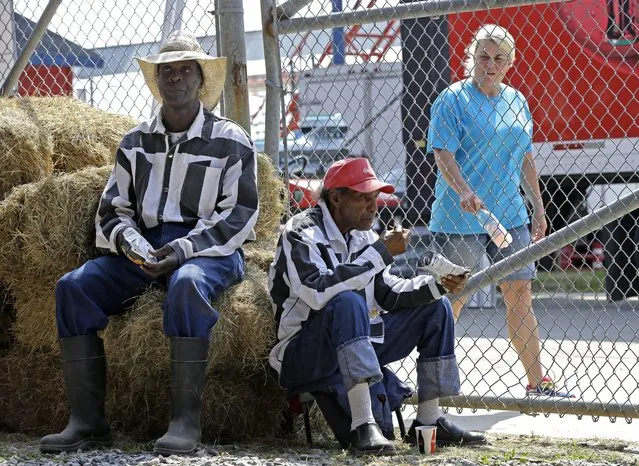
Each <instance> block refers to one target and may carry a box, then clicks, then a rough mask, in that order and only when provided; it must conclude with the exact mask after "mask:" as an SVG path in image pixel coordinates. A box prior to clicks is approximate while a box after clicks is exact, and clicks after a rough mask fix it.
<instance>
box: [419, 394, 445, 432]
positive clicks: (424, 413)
mask: <svg viewBox="0 0 639 466" xmlns="http://www.w3.org/2000/svg"><path fill="white" fill-rule="evenodd" d="M441 415H442V413H441V410H440V409H439V398H435V399H432V400H426V401H420V402H419V403H418V404H417V421H418V422H421V423H422V424H424V425H425V426H431V425H433V424H435V422H436V421H437V419H439V418H440V416H441Z"/></svg>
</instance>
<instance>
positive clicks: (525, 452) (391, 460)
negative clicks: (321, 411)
mask: <svg viewBox="0 0 639 466" xmlns="http://www.w3.org/2000/svg"><path fill="white" fill-rule="evenodd" d="M487 437H488V439H489V441H490V443H489V444H488V445H485V446H481V447H477V448H461V447H449V448H441V449H438V450H437V451H436V453H435V455H433V456H421V455H419V454H417V452H416V450H415V449H414V448H411V447H409V446H407V445H405V444H403V443H401V442H398V441H397V442H395V445H396V448H397V450H398V455H397V456H395V457H382V458H373V457H363V458H356V457H354V456H351V455H350V454H349V453H347V452H346V451H344V450H341V449H339V447H338V445H337V443H336V442H334V441H331V440H330V439H327V438H317V439H316V444H315V447H314V448H313V449H310V448H308V447H307V446H306V445H305V443H304V441H303V440H301V439H299V438H298V439H294V440H285V441H284V440H281V439H278V440H277V441H272V442H264V443H252V444H232V445H206V449H205V450H204V455H205V456H206V455H208V454H212V455H214V456H218V457H222V458H223V457H228V459H229V460H230V461H232V458H231V457H234V458H239V457H243V456H250V457H256V458H258V459H259V460H260V461H261V462H264V463H268V462H269V461H270V462H273V461H274V460H276V459H278V458H280V460H279V461H280V462H281V459H284V460H285V461H296V462H303V463H305V464H309V465H310V464H315V465H319V464H322V465H342V464H348V465H354V466H359V465H375V466H377V465H379V466H381V465H391V464H392V465H400V466H402V465H417V464H459V463H462V462H463V464H464V465H471V464H475V465H485V466H492V465H502V464H510V465H513V464H531V465H532V464H540V463H545V464H561V463H562V462H565V461H580V462H582V463H581V464H591V463H597V464H602V463H604V464H616V465H627V466H639V444H628V442H623V441H620V440H605V439H565V438H553V437H543V436H540V435H538V434H533V435H506V434H490V433H489V434H488V435H487ZM37 445H38V444H37V439H33V438H27V437H24V436H22V435H18V434H2V433H0V464H2V463H3V461H7V462H8V460H9V459H10V458H12V457H13V458H16V459H18V462H19V461H20V460H22V461H24V460H26V459H30V460H36V459H38V458H40V457H41V455H40V454H39V453H38V451H37ZM114 449H117V450H119V451H121V452H123V453H129V454H131V453H132V454H135V453H138V452H148V451H150V450H151V449H152V442H150V443H135V442H131V441H128V440H126V439H124V438H119V439H118V440H117V441H116V444H115V445H114ZM213 451H214V453H213ZM42 458H43V459H44V458H46V459H47V460H53V461H54V462H55V461H56V460H55V457H51V456H47V457H42ZM199 459H200V460H201V459H202V458H199ZM67 461H68V462H72V461H73V455H71V456H68V457H65V462H67ZM185 463H186V462H185ZM215 464H217V463H215ZM564 464H565V463H564Z"/></svg>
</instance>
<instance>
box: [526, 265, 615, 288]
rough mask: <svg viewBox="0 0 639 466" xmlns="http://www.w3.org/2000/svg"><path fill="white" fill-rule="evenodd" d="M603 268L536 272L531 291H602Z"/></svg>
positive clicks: (604, 278)
mask: <svg viewBox="0 0 639 466" xmlns="http://www.w3.org/2000/svg"><path fill="white" fill-rule="evenodd" d="M605 283H606V271H605V270H589V269H584V270H557V271H553V272H541V271H540V272H537V279H536V280H534V281H533V291H534V292H542V293H553V292H562V293H604V292H605Z"/></svg>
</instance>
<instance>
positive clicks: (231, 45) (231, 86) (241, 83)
mask: <svg viewBox="0 0 639 466" xmlns="http://www.w3.org/2000/svg"><path fill="white" fill-rule="evenodd" d="M218 5H219V7H218V10H216V12H215V13H216V14H218V15H219V18H220V21H219V24H220V50H221V52H222V56H224V57H227V60H228V63H227V77H226V84H225V86H224V111H225V112H226V114H225V116H226V117H227V118H230V119H231V120H234V121H236V122H237V123H239V124H240V125H241V126H242V127H243V128H244V129H245V130H246V131H247V132H248V133H249V134H250V132H251V116H250V113H249V102H248V80H247V74H246V44H245V43H244V9H243V8H242V0H218Z"/></svg>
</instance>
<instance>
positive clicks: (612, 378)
mask: <svg viewBox="0 0 639 466" xmlns="http://www.w3.org/2000/svg"><path fill="white" fill-rule="evenodd" d="M534 307H535V312H536V315H537V318H538V321H539V327H540V335H541V338H542V342H543V354H542V358H543V363H544V366H545V367H546V369H547V370H548V372H549V373H550V374H551V375H552V376H553V378H554V379H555V380H556V381H558V382H559V384H560V385H561V386H562V387H565V388H567V389H568V390H569V391H570V392H571V393H573V394H575V395H576V396H577V398H578V399H581V400H584V401H600V402H604V403H612V404H614V403H632V404H633V405H634V406H635V407H636V409H637V411H639V302H638V301H637V300H636V299H634V300H633V299H631V300H628V301H624V302H620V303H608V302H606V301H605V299H604V298H603V297H600V296H596V295H592V294H591V295H565V294H564V295H559V294H554V295H553V296H548V295H546V296H538V299H537V300H536V301H535V305H534ZM504 312H505V311H504V308H503V306H501V305H498V307H497V308H496V309H467V310H465V311H464V313H463V314H462V316H461V318H460V321H459V322H458V324H457V328H456V334H457V345H458V346H457V350H456V353H457V357H458V360H459V365H460V371H461V376H462V391H463V393H464V394H466V395H479V396H485V395H490V396H508V397H514V398H521V397H523V396H524V393H525V392H524V385H525V383H526V382H525V374H524V371H523V368H522V367H521V364H520V363H519V361H518V358H517V355H516V353H515V351H514V350H513V349H512V348H511V347H510V345H509V342H508V339H507V329H506V326H505V319H504ZM411 356H412V357H413V358H414V359H416V358H417V353H416V352H415V353H414V354H413V355H411ZM410 369H412V364H411V363H410V362H409V361H406V362H405V363H404V366H403V367H401V368H399V367H396V370H397V371H398V373H400V374H401V376H403V377H405V378H407V379H409V380H411V381H412V383H413V384H414V383H415V374H414V371H412V370H410ZM413 413H414V410H412V409H411V408H407V413H406V414H405V417H412V415H413ZM451 413H455V410H454V409H452V410H451ZM451 416H453V417H455V418H459V420H460V423H463V425H465V426H468V427H472V428H475V429H478V430H484V431H491V432H504V433H519V434H531V433H537V434H540V435H550V436H561V437H570V438H581V437H603V438H620V439H624V440H628V441H639V419H634V420H633V423H632V424H630V425H628V424H627V423H626V421H625V420H624V419H617V421H616V422H615V423H611V422H610V421H609V419H607V418H606V419H604V418H601V419H600V420H599V422H593V421H592V419H591V417H589V416H584V417H583V418H582V419H581V420H578V419H577V417H576V416H565V417H564V418H561V420H560V418H559V416H558V415H555V414H551V415H550V417H549V418H548V419H546V418H544V416H541V415H540V416H537V417H533V416H529V415H523V414H520V413H518V412H510V411H490V412H486V411H478V412H477V413H475V414H473V413H471V411H470V410H468V409H465V410H464V411H463V412H462V413H461V415H457V414H451ZM559 420H560V422H559V423H558V422H557V421H559ZM559 426H561V427H560V428H559Z"/></svg>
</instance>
